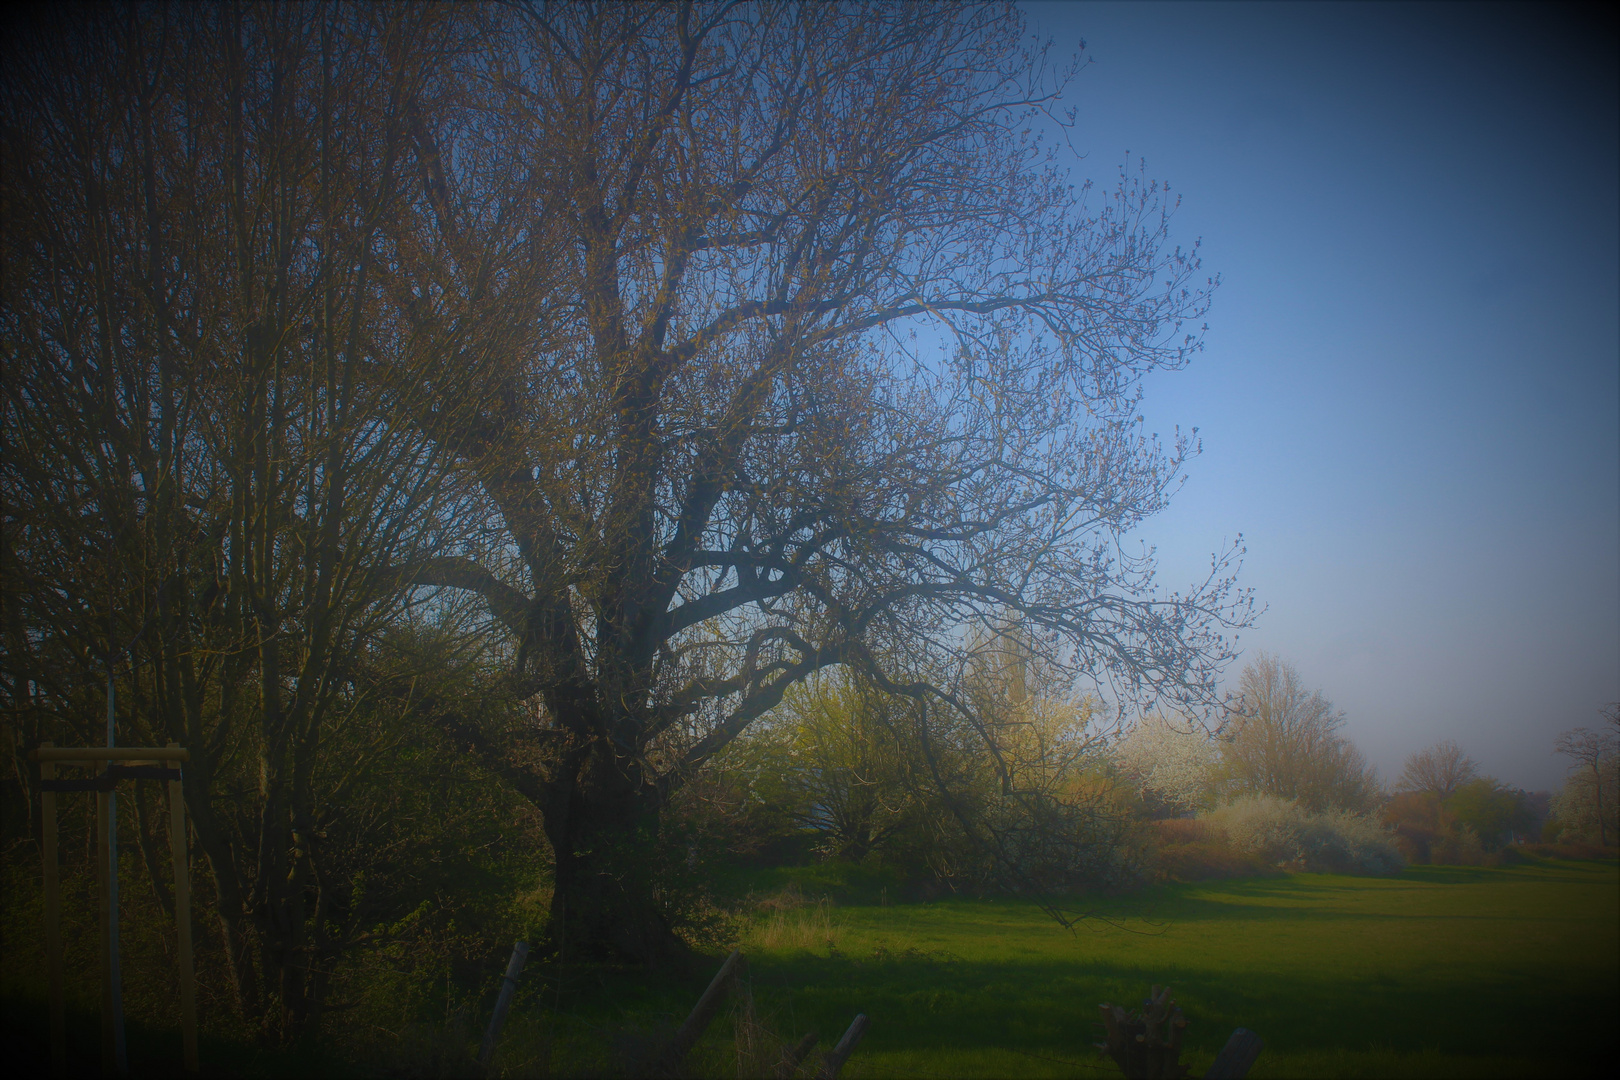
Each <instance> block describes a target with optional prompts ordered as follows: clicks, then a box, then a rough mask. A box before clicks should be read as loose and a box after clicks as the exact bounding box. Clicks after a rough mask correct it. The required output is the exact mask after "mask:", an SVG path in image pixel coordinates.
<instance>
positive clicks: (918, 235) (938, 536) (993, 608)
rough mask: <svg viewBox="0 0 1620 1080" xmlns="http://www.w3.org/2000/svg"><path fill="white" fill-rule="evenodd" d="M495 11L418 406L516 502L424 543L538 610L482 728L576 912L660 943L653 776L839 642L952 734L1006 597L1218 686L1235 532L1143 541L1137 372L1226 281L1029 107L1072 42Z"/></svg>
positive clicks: (1180, 339) (535, 9)
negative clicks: (511, 704) (1189, 560)
mask: <svg viewBox="0 0 1620 1080" xmlns="http://www.w3.org/2000/svg"><path fill="white" fill-rule="evenodd" d="M489 15H490V20H491V23H492V24H493V25H491V26H490V28H489V30H488V36H487V38H486V41H487V42H488V49H487V50H486V51H485V52H484V53H482V54H481V55H480V57H479V59H478V61H477V63H476V64H475V65H473V66H471V67H469V68H468V69H467V70H466V71H465V72H464V73H463V77H464V78H465V79H466V80H467V83H468V85H476V86H477V87H479V88H480V89H479V93H478V94H477V95H475V96H474V97H471V98H468V99H467V100H468V102H469V104H468V106H467V108H465V109H461V110H457V109H451V110H448V111H444V110H439V111H434V112H432V113H431V114H424V120H423V122H422V123H421V124H420V125H419V127H418V128H416V129H415V131H414V134H413V138H414V153H415V158H414V161H415V162H416V165H417V172H416V175H418V176H419V179H420V186H421V191H422V192H423V196H424V197H423V198H422V199H421V200H419V201H418V202H417V203H416V204H415V205H416V206H417V207H418V209H419V210H420V216H419V217H416V218H412V219H410V220H409V221H406V220H404V219H402V220H401V224H400V228H401V229H402V230H405V231H406V232H408V233H409V234H410V235H411V236H413V237H416V238H417V239H416V240H413V241H411V242H410V243H405V242H401V243H399V244H398V245H397V246H398V248H399V250H400V252H401V259H400V262H399V264H398V267H397V273H396V275H395V277H394V287H395V289H396V290H397V291H398V294H399V298H400V299H399V304H400V307H401V309H402V310H405V311H407V312H408V318H409V320H410V325H411V326H412V328H413V330H412V332H413V334H414V335H415V336H416V337H417V338H418V339H420V340H422V341H424V342H432V343H434V347H435V348H437V349H438V350H439V367H438V370H437V371H436V372H435V373H433V374H431V375H430V376H429V377H428V378H427V379H426V381H425V382H424V384H423V387H422V390H421V392H420V393H418V394H414V395H411V398H412V400H411V401H409V402H407V403H406V404H407V405H408V406H409V407H408V408H407V409H404V410H402V411H401V415H402V416H407V415H408V416H409V417H410V421H411V422H412V423H414V424H415V425H416V426H417V427H418V428H419V429H420V430H421V431H422V432H423V433H425V434H426V435H428V436H430V437H431V438H433V439H435V440H437V441H438V442H439V444H440V445H441V446H444V447H445V448H446V449H448V450H449V451H451V452H453V453H454V454H455V455H456V457H457V460H458V461H459V462H460V463H461V468H462V470H463V473H464V475H465V476H467V477H469V478H472V479H473V480H474V481H475V482H476V485H477V487H478V489H479V491H480V492H481V495H482V508H481V511H480V512H479V513H478V514H477V515H475V516H474V517H475V520H476V521H477V523H478V524H479V527H480V528H484V527H487V532H485V533H484V534H483V536H482V539H480V540H479V541H477V542H468V543H466V544H465V545H464V546H463V547H462V549H461V550H460V552H459V553H458V554H455V555H449V554H446V555H444V556H442V557H440V558H437V559H435V560H433V561H432V562H429V563H426V564H424V565H421V566H419V567H417V568H415V570H414V571H413V574H412V580H414V581H415V582H416V583H417V584H418V585H420V586H427V587H441V588H453V589H462V590H471V591H473V592H476V593H478V594H480V595H482V596H483V597H484V598H485V599H486V600H487V602H488V606H489V610H490V612H491V614H492V618H493V620H494V621H495V622H496V623H497V624H498V625H499V626H500V627H501V628H502V629H503V631H504V633H506V634H507V635H509V641H510V656H511V676H512V685H513V689H514V692H515V693H517V694H519V695H521V696H524V697H526V698H528V699H529V700H530V701H531V703H532V708H533V716H534V723H533V725H532V726H531V728H530V729H528V730H527V731H523V732H518V733H515V734H512V733H508V735H509V737H511V738H513V739H515V741H513V742H509V743H503V742H501V741H500V740H499V739H496V738H494V737H492V736H490V735H489V734H488V733H487V732H485V733H480V731H479V730H478V726H477V725H476V724H474V723H471V722H470V721H469V722H467V723H465V724H464V725H463V730H462V731H461V732H460V734H461V735H464V736H465V738H466V739H467V741H468V743H469V744H471V745H473V746H474V747H477V748H479V749H480V751H481V752H482V753H483V754H484V755H485V756H486V759H487V760H489V761H490V762H491V763H492V764H493V765H495V766H496V767H498V768H502V769H503V770H504V771H505V772H506V774H507V775H508V776H510V777H511V778H512V780H513V781H514V782H515V783H516V784H517V785H518V787H519V788H520V789H521V790H523V791H524V792H525V793H526V794H528V795H529V797H530V798H531V799H533V801H534V802H535V804H536V805H537V806H538V807H539V808H540V809H541V811H542V812H543V814H544V818H545V829H546V833H547V835H548V837H549V839H550V842H551V844H552V846H553V848H554V852H555V856H556V891H555V900H554V903H553V925H554V930H555V933H556V935H557V938H558V940H559V941H560V940H562V939H564V938H566V940H567V943H568V948H569V950H570V952H571V953H573V952H574V951H575V950H576V949H579V950H583V951H587V952H593V953H597V954H603V953H607V954H617V955H621V956H629V957H636V958H641V959H647V960H650V959H655V958H656V957H657V956H659V955H662V954H663V953H664V952H666V951H667V950H668V949H670V948H671V947H672V944H673V938H672V936H671V934H670V931H669V927H668V925H667V920H666V919H665V918H664V916H663V914H661V909H660V906H659V902H658V896H657V882H656V874H655V872H654V867H655V866H656V863H657V846H656V845H657V831H658V816H659V810H660V807H661V806H662V805H663V804H664V802H665V800H666V798H667V797H668V795H669V793H670V791H671V790H672V788H673V787H674V786H675V785H678V784H679V783H680V782H681V780H682V778H683V777H685V776H687V775H690V772H691V770H693V769H695V768H698V767H700V766H701V765H702V764H703V762H705V761H706V760H707V759H708V758H710V757H711V756H712V755H713V754H715V753H716V752H717V751H718V750H719V749H720V748H722V747H723V746H725V745H726V744H727V743H728V741H729V740H731V739H733V738H735V737H736V736H737V735H738V734H739V733H740V732H742V731H743V730H745V729H746V728H747V727H748V726H749V725H750V724H751V723H753V722H754V721H755V720H757V719H758V718H759V717H761V716H762V715H763V714H765V713H766V712H767V711H768V710H770V709H772V708H773V707H775V706H776V705H777V704H778V703H779V702H780V701H781V700H782V697H783V694H784V692H785V691H786V690H787V689H788V688H789V687H790V686H792V685H794V684H795V683H797V682H799V681H801V680H803V679H805V678H806V677H808V676H809V675H811V674H812V673H814V672H816V671H817V670H819V669H822V668H825V667H827V666H829V665H851V666H854V667H858V668H860V669H861V670H862V672H863V677H865V678H867V679H869V680H870V682H871V683H872V684H873V685H874V686H876V687H878V688H880V689H883V690H885V691H888V692H891V693H897V694H900V695H902V696H904V697H906V698H908V699H910V700H911V701H912V702H913V705H914V713H913V720H912V722H913V723H915V724H916V725H917V728H918V732H919V734H920V737H921V738H922V739H923V741H924V744H925V745H926V744H927V742H928V739H929V738H930V737H931V733H937V732H939V731H941V730H943V727H942V725H946V722H947V721H948V722H949V725H959V724H962V723H966V724H968V725H970V726H971V725H972V724H973V723H974V722H975V721H974V716H973V707H972V704H971V701H970V698H969V696H968V695H966V694H965V693H964V692H963V689H962V688H963V685H964V683H963V680H964V677H965V675H966V673H967V672H968V671H969V670H970V669H971V666H972V658H971V653H972V652H973V643H974V642H975V641H984V640H989V639H992V638H994V637H995V635H996V634H997V633H998V632H1000V631H1001V630H1004V629H1005V628H1006V627H1007V626H1008V625H1017V626H1018V627H1019V628H1020V633H1022V634H1024V635H1025V637H1026V638H1027V640H1029V641H1030V642H1031V643H1032V647H1033V648H1035V649H1037V650H1039V651H1041V652H1042V653H1044V654H1045V659H1046V660H1047V661H1049V662H1051V663H1053V664H1055V665H1058V666H1059V667H1060V668H1061V669H1062V670H1064V671H1066V672H1068V673H1069V674H1070V675H1074V674H1076V673H1086V674H1089V675H1090V676H1091V677H1093V678H1095V679H1097V680H1098V681H1100V682H1101V683H1103V684H1104V685H1105V688H1106V689H1107V690H1108V691H1109V692H1110V694H1111V696H1112V697H1113V698H1114V699H1116V700H1122V699H1124V698H1127V697H1133V698H1136V699H1155V698H1159V699H1166V700H1167V702H1168V703H1169V704H1172V705H1175V706H1177V707H1181V708H1184V709H1193V710H1196V709H1199V708H1202V707H1207V706H1209V705H1211V704H1212V703H1213V699H1214V681H1215V677H1216V674H1217V672H1218V670H1219V669H1220V667H1221V666H1222V664H1224V662H1225V661H1226V660H1227V659H1228V658H1229V655H1230V654H1229V652H1228V650H1227V646H1226V643H1225V640H1224V638H1223V636H1222V635H1223V633H1224V630H1225V628H1228V627H1231V626H1235V625H1239V624H1242V623H1243V622H1244V621H1246V619H1247V617H1248V608H1247V606H1246V604H1247V600H1246V597H1244V596H1243V595H1242V594H1241V593H1238V592H1236V591H1234V585H1233V579H1232V570H1233V560H1234V558H1235V557H1236V550H1235V549H1234V550H1233V551H1228V552H1225V553H1221V554H1219V555H1217V556H1216V557H1215V559H1214V560H1213V564H1212V567H1211V572H1210V574H1209V577H1208V579H1207V580H1205V581H1203V582H1200V583H1196V584H1195V585H1194V586H1193V587H1192V588H1191V589H1190V590H1189V591H1186V592H1182V593H1169V592H1162V591H1157V590H1156V588H1155V586H1154V585H1153V582H1152V560H1151V557H1150V556H1149V555H1144V554H1143V553H1140V552H1135V553H1133V552H1132V550H1131V549H1130V548H1129V547H1128V546H1127V543H1126V537H1127V534H1128V532H1129V531H1130V530H1131V528H1132V527H1133V526H1135V525H1137V524H1138V523H1139V522H1141V521H1142V520H1143V519H1144V518H1146V517H1147V516H1149V515H1151V514H1153V513H1155V512H1156V511H1158V510H1160V509H1161V508H1162V507H1163V506H1164V505H1165V502H1166V499H1167V497H1168V495H1169V493H1170V492H1171V490H1172V489H1173V488H1174V487H1175V485H1176V483H1177V481H1178V479H1179V476H1180V474H1181V471H1182V466H1183V464H1184V462H1185V461H1186V460H1187V457H1188V456H1189V455H1190V454H1192V453H1194V452H1196V442H1195V441H1191V440H1189V439H1187V438H1183V437H1182V436H1180V435H1179V434H1178V435H1177V436H1176V438H1175V439H1174V440H1173V442H1172V443H1171V445H1169V446H1168V447H1167V446H1164V445H1162V444H1161V443H1160V442H1159V440H1158V438H1157V437H1156V436H1151V435H1148V434H1147V433H1146V432H1144V431H1143V429H1142V424H1141V419H1140V417H1139V415H1138V412H1137V400H1138V398H1137V395H1138V387H1139V385H1140V380H1141V378H1142V376H1144V375H1146V374H1148V373H1149V372H1152V371H1156V370H1163V369H1170V368H1178V367H1180V366H1181V365H1183V364H1185V363H1186V362H1187V361H1188V360H1189V359H1190V358H1191V357H1192V355H1193V354H1194V353H1196V352H1197V350H1198V348H1199V333H1200V331H1201V329H1202V319H1203V315H1204V312H1205V310H1206V307H1207V302H1208V297H1209V289H1210V287H1211V284H1212V283H1211V282H1210V281H1209V280H1208V279H1207V278H1205V277H1204V276H1203V275H1202V272H1201V271H1200V267H1199V261H1198V258H1197V254H1196V250H1195V249H1194V250H1188V249H1183V248H1179V247H1174V246H1172V245H1171V244H1170V242H1169V240H1168V225H1169V219H1170V212H1171V210H1172V208H1173V203H1172V201H1171V200H1170V199H1169V197H1168V196H1167V194H1166V192H1165V190H1164V189H1162V188H1161V187H1159V186H1158V185H1156V184H1153V183H1149V182H1147V181H1145V180H1144V179H1142V178H1141V177H1140V175H1138V174H1137V173H1134V172H1122V173H1121V175H1120V177H1119V182H1118V185H1117V187H1115V188H1113V189H1111V190H1107V191H1098V190H1094V189H1092V188H1091V187H1090V186H1089V185H1087V184H1082V185H1080V186H1079V187H1075V186H1071V182H1070V180H1071V178H1070V174H1069V172H1068V170H1067V168H1066V167H1065V166H1064V164H1063V163H1062V161H1061V160H1060V159H1059V157H1058V156H1054V155H1051V154H1049V152H1048V149H1047V147H1046V146H1045V145H1044V144H1043V143H1042V141H1041V139H1040V138H1039V136H1038V135H1037V134H1036V132H1037V131H1039V130H1041V128H1042V125H1043V124H1045V122H1046V121H1048V120H1050V119H1052V117H1051V115H1050V111H1051V107H1052V106H1054V105H1055V104H1056V103H1057V102H1058V100H1059V95H1060V92H1061V91H1062V90H1063V88H1064V87H1065V86H1066V85H1067V78H1068V76H1069V74H1070V73H1071V69H1070V68H1066V67H1062V66H1054V65H1053V64H1052V62H1051V58H1050V57H1049V56H1048V54H1047V52H1046V51H1045V50H1043V49H1042V48H1040V47H1039V46H1038V45H1035V44H1033V43H1031V42H1030V41H1028V40H1027V39H1026V37H1025V35H1024V27H1023V24H1022V21H1021V18H1020V16H1019V15H1018V13H1017V12H1016V10H1014V9H1012V8H1011V7H1002V6H995V7H985V6H972V7H968V6H959V5H938V6H935V5H920V4H908V5H876V6H873V5H850V6H841V5H809V4H800V3H768V2H767V3H757V4H735V3H707V4H695V3H668V4H642V5H622V6H621V5H576V4H555V5H550V4H533V5H526V6H521V7H512V8H506V9H502V10H501V11H498V12H490V13H489ZM413 245H414V246H413ZM537 264H538V265H539V266H540V267H541V269H543V271H544V272H543V273H542V272H540V271H539V270H537V269H536V266H537ZM519 331H521V332H519ZM378 377H379V378H383V379H387V378H390V377H389V376H388V375H387V374H386V373H385V372H379V374H378ZM394 381H396V382H397V381H398V380H394ZM464 719H466V718H464ZM952 730H956V728H955V727H952ZM978 730H979V732H980V734H981V737H982V738H983V739H985V740H986V742H987V745H988V746H989V748H990V749H991V750H992V751H994V749H995V741H996V736H995V733H994V731H993V730H992V729H991V728H990V727H988V726H984V725H980V726H979V728H978ZM1005 775H1006V777H1007V780H1006V784H1007V785H1008V787H1009V793H1010V794H1016V792H1012V791H1011V788H1013V787H1015V786H1016V785H1015V784H1014V782H1013V780H1012V778H1011V777H1012V774H1011V773H1010V772H1008V773H1006V774H1005ZM982 835H983V839H984V840H985V842H986V843H987V844H988V845H990V846H991V847H992V848H994V847H995V846H996V842H997V838H996V836H995V835H992V834H989V833H985V834H982ZM1004 850H1005V849H1004ZM1007 859H1008V860H1009V865H1008V870H1009V873H1011V872H1013V871H1015V870H1016V869H1017V868H1016V866H1013V865H1012V863H1013V862H1015V861H1016V859H1015V858H1014V856H1012V855H1010V854H1009V855H1007Z"/></svg>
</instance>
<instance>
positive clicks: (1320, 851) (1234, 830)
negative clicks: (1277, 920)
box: [1205, 795, 1406, 874]
mask: <svg viewBox="0 0 1620 1080" xmlns="http://www.w3.org/2000/svg"><path fill="white" fill-rule="evenodd" d="M1205 820H1206V821H1208V822H1209V823H1210V824H1211V825H1213V826H1214V827H1215V828H1217V829H1219V830H1220V831H1221V832H1223V833H1224V834H1225V836H1226V838H1227V840H1228V841H1229V842H1230V843H1231V844H1232V846H1233V847H1234V848H1236V849H1237V850H1239V851H1243V852H1248V853H1252V854H1254V855H1258V856H1260V857H1262V858H1264V859H1267V860H1270V861H1272V862H1275V863H1278V864H1284V865H1289V866H1293V867H1297V868H1299V869H1303V870H1321V871H1331V872H1335V873H1369V874H1392V873H1395V872H1397V871H1399V870H1400V868H1401V866H1402V865H1404V863H1405V861H1406V860H1405V859H1404V858H1403V857H1402V855H1401V851H1400V849H1399V848H1398V847H1397V846H1396V843H1395V838H1394V836H1392V835H1391V834H1390V832H1389V830H1387V829H1385V828H1384V827H1383V826H1382V825H1380V824H1379V823H1378V822H1377V821H1376V820H1375V819H1374V818H1373V817H1372V816H1371V815H1370V814H1362V813H1356V812H1354V811H1350V810H1324V811H1321V812H1320V813H1311V812H1310V811H1308V810H1306V809H1304V808H1303V807H1301V806H1300V805H1299V804H1298V803H1296V802H1294V801H1293V800H1291V799H1278V798H1273V797H1271V796H1268V795H1257V796H1249V797H1247V798H1243V799H1238V800H1236V801H1235V802H1231V803H1228V804H1226V805H1225V806H1222V807H1221V808H1219V809H1218V810H1216V811H1214V812H1213V813H1211V814H1210V815H1208V817H1207V818H1206V819H1205Z"/></svg>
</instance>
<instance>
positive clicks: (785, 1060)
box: [776, 1031, 821, 1080]
mask: <svg viewBox="0 0 1620 1080" xmlns="http://www.w3.org/2000/svg"><path fill="white" fill-rule="evenodd" d="M820 1038H821V1036H820V1035H819V1034H818V1033H816V1032H814V1031H812V1032H809V1033H807V1034H806V1035H805V1037H804V1038H802V1039H800V1040H799V1041H798V1042H797V1043H796V1044H794V1045H793V1046H792V1047H786V1046H784V1047H783V1048H782V1060H781V1061H779V1062H777V1063H776V1080H793V1075H794V1074H795V1073H797V1072H798V1071H799V1063H800V1062H801V1061H803V1060H804V1059H805V1058H806V1057H807V1056H808V1055H809V1053H810V1051H812V1050H814V1049H815V1048H816V1043H817V1041H819V1040H820Z"/></svg>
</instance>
